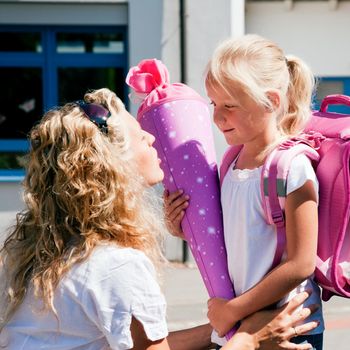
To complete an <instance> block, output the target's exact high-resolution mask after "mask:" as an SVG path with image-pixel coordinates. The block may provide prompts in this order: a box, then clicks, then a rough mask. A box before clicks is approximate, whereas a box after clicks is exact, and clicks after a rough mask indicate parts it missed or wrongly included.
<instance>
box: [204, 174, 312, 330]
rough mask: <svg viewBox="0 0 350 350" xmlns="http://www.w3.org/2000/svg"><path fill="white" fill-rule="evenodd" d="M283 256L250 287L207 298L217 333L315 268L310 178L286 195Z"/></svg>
mask: <svg viewBox="0 0 350 350" xmlns="http://www.w3.org/2000/svg"><path fill="white" fill-rule="evenodd" d="M285 216H286V238H287V258H286V260H285V261H284V262H283V263H281V264H280V265H278V266H277V267H276V268H275V269H273V270H272V271H271V272H270V273H268V274H267V275H266V276H265V277H264V278H263V279H262V280H261V281H260V282H259V283H258V284H256V285H255V286H254V287H253V288H251V289H250V290H248V291H247V292H245V293H243V294H242V295H240V296H239V297H237V298H235V299H232V300H229V301H228V300H225V299H220V298H213V299H210V300H209V301H208V318H209V319H210V323H211V325H212V326H213V328H214V329H215V330H216V331H218V334H219V336H223V335H224V334H226V333H227V332H228V331H229V330H230V328H231V327H232V326H233V325H234V324H235V323H236V322H238V321H239V320H242V319H244V318H245V317H247V316H248V315H250V314H252V313H254V312H256V311H258V310H261V309H263V308H265V307H267V306H269V305H271V304H274V303H276V302H278V301H279V300H281V299H282V298H283V297H284V296H285V295H286V294H287V293H288V292H290V291H291V290H293V289H294V288H296V287H297V286H298V285H299V284H300V283H301V282H302V281H304V280H305V279H306V278H308V277H309V276H310V275H311V274H312V273H313V272H314V270H315V265H316V250H317V231H318V217H317V197H316V193H315V189H314V185H313V183H312V181H310V180H309V181H307V182H306V183H305V184H304V185H303V186H302V187H300V188H299V189H297V190H296V191H294V192H292V193H290V194H289V195H288V196H287V198H286V206H285Z"/></svg>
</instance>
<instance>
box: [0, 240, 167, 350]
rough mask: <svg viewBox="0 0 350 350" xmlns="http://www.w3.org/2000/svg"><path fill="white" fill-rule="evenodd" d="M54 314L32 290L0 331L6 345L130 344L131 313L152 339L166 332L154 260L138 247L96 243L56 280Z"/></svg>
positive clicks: (89, 347) (66, 348) (88, 348)
mask: <svg viewBox="0 0 350 350" xmlns="http://www.w3.org/2000/svg"><path fill="white" fill-rule="evenodd" d="M54 305H55V308H56V310H57V319H56V318H55V316H54V314H53V313H52V312H51V311H50V312H46V313H43V312H41V311H40V302H39V301H38V300H37V299H35V298H34V297H33V294H32V290H29V292H28V293H27V295H26V297H25V299H24V302H23V303H22V305H21V306H20V308H19V309H18V311H17V312H16V313H15V315H14V317H13V318H12V319H11V321H10V323H9V324H7V325H6V327H5V329H4V331H3V332H2V333H1V334H0V345H2V346H5V348H6V349H8V350H20V349H25V350H38V349H55V350H70V349H75V350H77V349H81V350H82V349H84V350H97V349H98V350H101V349H103V350H104V349H116V350H119V349H131V348H132V347H133V341H132V338H131V333H130V324H131V318H132V316H134V317H135V318H136V319H137V320H139V321H140V322H141V323H142V325H143V327H144V330H145V332H146V335H147V337H148V338H149V339H151V340H158V339H162V338H165V337H166V336H167V335H168V330H167V325H166V302H165V299H164V296H163V295H162V293H161V291H160V288H159V285H158V283H157V281H156V277H155V270H154V266H153V264H152V263H151V261H150V260H149V259H148V258H147V257H146V256H145V254H144V253H142V252H141V251H139V250H135V249H132V248H119V247H117V246H115V245H111V244H109V245H107V244H106V245H100V246H98V247H96V248H95V249H94V251H93V252H92V254H91V256H90V257H89V258H88V259H87V260H86V261H84V262H82V263H80V264H76V265H74V266H73V268H72V269H71V270H70V271H69V272H68V273H67V274H66V275H65V276H64V277H63V278H62V280H61V281H60V282H59V285H58V287H57V290H56V291H55V296H54Z"/></svg>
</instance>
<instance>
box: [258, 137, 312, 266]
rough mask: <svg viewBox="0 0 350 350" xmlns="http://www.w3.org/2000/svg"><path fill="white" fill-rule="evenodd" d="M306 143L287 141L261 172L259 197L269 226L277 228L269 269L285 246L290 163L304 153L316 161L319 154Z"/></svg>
mask: <svg viewBox="0 0 350 350" xmlns="http://www.w3.org/2000/svg"><path fill="white" fill-rule="evenodd" d="M310 146H311V145H310V144H309V143H308V142H304V141H303V142H300V140H298V141H293V140H288V141H287V142H286V143H283V144H282V145H280V146H279V147H278V148H276V149H275V150H273V151H272V152H271V153H270V154H269V155H268V157H267V159H266V161H265V163H264V165H263V169H262V172H261V182H260V183H261V187H260V189H261V197H262V202H263V209H264V213H265V218H266V221H267V223H268V224H270V225H272V224H274V225H276V228H277V246H276V252H275V256H274V259H273V262H272V267H271V268H272V269H273V268H275V267H276V266H277V265H278V264H279V263H280V262H281V259H282V255H283V252H284V250H285V243H286V228H285V215H284V209H285V199H286V197H287V177H288V173H289V169H290V165H291V162H292V160H293V159H294V158H295V157H296V156H298V155H300V154H305V155H306V156H307V157H309V158H310V159H311V160H315V161H316V160H318V159H319V154H318V153H317V151H316V150H315V149H313V148H312V147H310Z"/></svg>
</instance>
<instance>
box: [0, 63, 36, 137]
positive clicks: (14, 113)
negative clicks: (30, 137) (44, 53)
mask: <svg viewBox="0 0 350 350" xmlns="http://www.w3.org/2000/svg"><path fill="white" fill-rule="evenodd" d="M0 81H1V84H0V139H25V138H26V137H27V134H28V132H29V131H30V129H31V128H32V126H33V125H34V123H35V122H36V121H37V120H39V119H40V118H41V116H42V111H43V102H42V72H41V68H9V67H6V68H0Z"/></svg>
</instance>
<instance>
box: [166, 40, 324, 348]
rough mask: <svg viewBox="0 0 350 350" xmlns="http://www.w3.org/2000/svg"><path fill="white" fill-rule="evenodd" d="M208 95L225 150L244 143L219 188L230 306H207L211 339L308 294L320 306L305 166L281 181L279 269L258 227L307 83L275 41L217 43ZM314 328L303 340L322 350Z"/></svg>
mask: <svg viewBox="0 0 350 350" xmlns="http://www.w3.org/2000/svg"><path fill="white" fill-rule="evenodd" d="M205 84H206V89H207V94H208V97H209V99H210V100H211V103H212V105H213V107H214V122H215V124H216V125H217V127H218V128H219V130H220V131H221V132H222V133H223V134H224V136H225V139H226V141H227V143H228V144H229V145H242V149H241V151H240V153H239V155H238V157H237V158H236V159H235V160H234V162H233V163H232V164H231V166H230V170H229V171H228V173H227V175H226V176H225V178H224V180H223V185H222V193H221V203H222V208H223V220H224V235H225V243H226V250H227V256H228V268H229V273H230V276H231V279H232V282H233V284H234V287H235V291H236V295H237V298H235V299H233V300H223V299H220V298H213V299H211V300H209V301H208V317H209V320H210V323H211V324H212V326H213V328H214V329H215V330H216V331H217V333H218V335H219V336H223V335H224V334H225V333H226V332H227V331H228V330H229V329H230V328H231V327H232V326H233V325H234V324H235V323H236V322H237V321H239V320H242V319H244V318H245V317H246V316H247V315H249V314H251V313H253V312H256V311H257V310H260V309H263V308H266V307H269V306H271V305H274V304H275V303H278V305H281V304H283V303H285V302H286V301H288V300H289V299H290V298H291V297H292V295H294V294H295V293H296V292H298V291H302V290H305V289H312V290H313V294H312V297H311V300H310V301H311V302H313V303H316V304H319V305H321V302H320V298H319V288H318V286H317V285H316V284H315V283H314V281H313V279H312V274H313V271H314V269H315V261H316V247H317V200H318V199H317V196H318V183H317V180H316V176H315V173H314V171H313V168H312V166H311V163H310V161H309V160H308V159H307V157H306V156H304V155H301V156H298V157H297V158H296V159H295V160H294V161H293V162H292V165H291V169H290V172H289V175H288V179H287V198H286V204H285V218H286V241H287V242H286V247H285V254H284V257H283V259H282V262H281V263H280V264H279V265H278V266H277V267H276V268H274V269H273V270H272V271H270V267H271V265H272V261H273V257H274V253H275V250H276V237H277V236H276V228H275V227H274V225H271V226H269V225H267V224H266V222H265V219H264V211H263V207H262V199H261V196H260V174H261V167H262V165H263V163H264V161H265V159H266V156H267V154H268V153H269V152H270V151H271V150H272V149H273V148H274V147H276V146H277V145H278V144H279V143H281V142H282V141H284V140H286V139H287V138H289V137H291V136H294V135H297V134H298V133H299V132H300V131H301V130H302V129H303V127H304V125H305V123H306V121H307V120H308V118H309V116H310V115H311V111H310V106H311V97H312V92H313V87H314V78H313V75H312V73H311V72H310V70H309V68H308V67H307V66H306V65H305V63H303V62H302V61H301V60H299V59H298V58H296V57H286V56H285V55H284V53H283V51H282V50H281V49H280V48H279V47H278V46H277V45H276V44H274V43H273V42H270V41H268V40H266V39H264V38H262V37H259V36H257V35H246V36H243V37H241V38H239V39H237V40H228V41H226V42H224V43H223V44H221V45H220V46H219V47H218V48H217V49H216V51H215V52H214V55H213V57H212V59H211V61H210V62H209V64H208V69H207V74H206V79H205ZM188 199H189V198H188V196H187V197H186V196H184V195H182V194H181V192H180V191H178V192H176V193H172V194H170V195H169V194H166V195H165V203H166V204H165V207H166V212H167V215H168V218H169V221H170V229H171V230H172V231H173V233H174V234H175V235H182V232H181V228H180V221H181V219H182V217H183V215H184V210H185V209H186V207H187V206H188ZM316 319H317V320H318V322H319V323H320V324H319V326H318V327H317V328H316V329H315V330H313V332H312V333H311V334H310V335H307V336H304V337H299V336H297V335H298V334H297V332H296V333H295V336H296V337H295V338H294V339H293V341H294V342H296V343H300V342H304V341H308V342H310V343H311V344H312V345H313V346H314V348H315V349H322V334H323V330H324V326H323V320H322V310H321V308H319V309H318V311H317V314H316ZM214 340H216V342H218V343H220V344H222V340H220V339H217V338H215V335H214Z"/></svg>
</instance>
